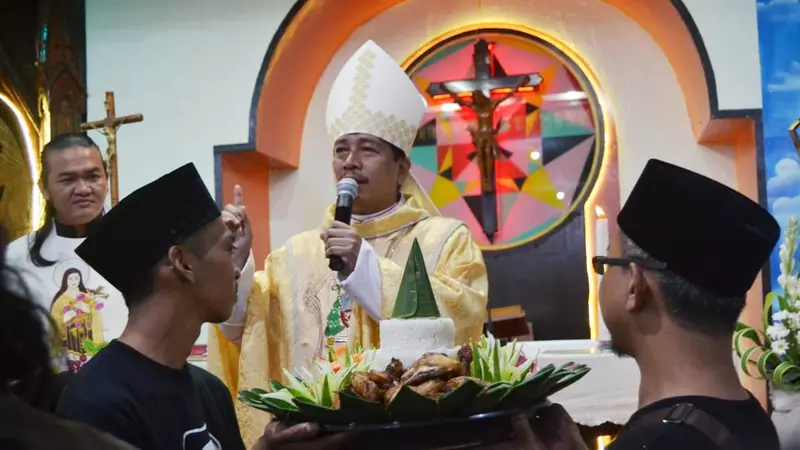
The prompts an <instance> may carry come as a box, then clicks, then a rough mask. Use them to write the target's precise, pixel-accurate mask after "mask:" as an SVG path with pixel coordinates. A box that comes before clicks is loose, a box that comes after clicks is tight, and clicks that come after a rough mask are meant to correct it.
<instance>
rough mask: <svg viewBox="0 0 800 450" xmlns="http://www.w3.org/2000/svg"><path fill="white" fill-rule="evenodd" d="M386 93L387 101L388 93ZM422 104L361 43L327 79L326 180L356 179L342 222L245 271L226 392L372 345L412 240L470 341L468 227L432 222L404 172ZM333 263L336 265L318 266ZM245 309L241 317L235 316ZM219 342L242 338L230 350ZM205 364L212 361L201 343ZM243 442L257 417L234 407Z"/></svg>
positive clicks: (474, 333)
mask: <svg viewBox="0 0 800 450" xmlns="http://www.w3.org/2000/svg"><path fill="white" fill-rule="evenodd" d="M387 93H391V94H387ZM426 109H427V106H426V104H425V101H424V100H423V98H422V96H421V95H420V93H419V92H418V91H417V88H416V86H415V85H414V84H413V83H412V82H411V80H409V78H408V76H407V75H406V74H405V72H404V71H403V70H402V69H401V68H400V67H399V66H398V65H397V63H396V62H395V61H394V60H393V59H392V58H391V57H390V56H389V55H388V54H386V52H384V51H383V50H382V49H381V48H380V47H378V46H377V45H376V44H375V43H374V42H371V41H370V42H367V43H366V44H364V45H363V46H362V47H361V48H360V49H359V50H358V51H356V53H355V54H354V55H353V56H352V57H351V58H350V59H349V60H348V61H347V63H345V65H344V67H343V68H342V70H341V72H340V74H339V76H338V77H337V79H336V81H335V82H334V84H333V87H332V89H331V94H330V97H329V99H328V107H327V114H326V122H327V132H328V135H329V137H330V142H331V152H332V157H333V172H334V175H335V179H336V180H337V181H338V180H341V179H342V178H352V179H353V180H355V181H356V183H357V184H358V195H357V197H356V199H355V203H354V205H353V220H352V223H351V224H345V223H340V222H336V221H334V210H335V208H334V207H333V206H332V207H331V208H329V210H328V211H327V212H326V213H325V214H324V215H323V221H322V224H321V226H320V227H319V228H318V229H315V230H310V231H307V232H304V233H300V234H297V235H295V236H293V237H291V238H290V239H289V241H288V242H287V243H286V244H285V245H284V246H283V247H281V248H279V249H277V250H275V251H274V252H272V253H271V254H270V255H269V257H268V258H267V261H266V263H265V269H264V271H262V272H258V273H256V275H255V283H254V287H253V291H252V293H251V296H250V298H249V299H248V300H247V303H246V307H238V306H237V310H238V311H241V314H240V315H239V316H238V317H237V315H236V314H234V316H232V317H231V318H230V319H229V320H228V322H227V324H225V325H223V326H222V327H221V329H220V331H221V332H222V334H223V335H224V337H223V338H222V340H223V342H222V343H221V344H222V346H223V347H222V349H223V351H222V352H220V353H221V357H222V367H221V368H220V369H219V370H220V373H221V374H223V376H224V377H225V379H226V382H227V384H228V386H229V387H230V388H231V389H232V391H234V392H235V391H236V390H237V389H249V388H265V387H267V386H268V385H267V380H268V379H282V373H281V369H282V368H287V369H291V368H293V367H298V366H308V365H309V364H310V363H311V362H312V361H313V360H314V359H315V358H323V357H327V355H328V352H329V351H330V350H339V349H344V348H345V347H347V348H349V349H350V350H357V349H359V348H365V349H366V348H370V347H372V348H374V347H377V346H378V340H379V327H378V324H379V322H380V320H382V319H384V318H389V317H390V316H391V312H392V309H393V307H394V302H395V298H396V296H397V293H398V291H399V287H400V281H401V279H402V274H403V269H404V267H405V263H406V260H407V258H408V254H409V252H410V249H411V245H412V243H413V242H414V240H415V239H418V240H419V243H420V246H421V249H422V252H423V255H424V256H425V264H426V268H427V269H428V271H429V275H430V278H431V284H432V287H433V291H434V293H435V296H436V300H437V303H438V306H439V311H441V313H442V315H443V316H447V317H451V318H452V319H453V321H454V322H455V326H456V343H457V344H461V343H465V342H467V341H468V340H469V339H470V338H473V339H477V338H478V337H479V336H480V334H481V332H482V329H483V323H484V319H485V311H486V299H487V297H486V295H487V290H488V286H487V279H486V267H485V265H484V263H483V257H482V255H481V251H480V249H479V248H478V246H477V245H476V244H475V242H474V241H473V239H472V236H471V234H470V231H469V229H467V227H466V226H465V225H464V224H463V223H461V222H459V221H456V220H453V219H448V218H444V217H441V215H440V214H439V212H438V210H437V209H436V207H435V206H434V205H433V203H432V202H431V200H430V198H428V196H427V195H426V193H425V192H424V191H423V190H422V189H421V188H420V186H419V185H418V184H417V182H416V180H414V178H413V177H412V175H411V173H410V161H409V159H408V155H409V152H410V151H411V147H412V146H413V143H414V139H415V137H416V133H417V129H418V126H419V124H420V122H421V121H422V118H423V115H424V114H425V111H426ZM334 256H337V257H340V258H341V259H342V261H343V263H344V266H343V268H342V269H341V270H338V271H333V270H331V269H330V268H329V267H328V261H329V258H330V257H334ZM245 311H246V313H245ZM224 341H241V354H239V351H238V350H239V348H236V347H234V346H233V345H230V344H227V343H226V342H224ZM209 353H210V355H209V364H210V366H211V367H213V366H214V364H215V363H216V361H215V356H216V354H215V352H213V347H211V345H210V350H209ZM237 407H240V408H241V409H240V410H239V411H238V412H239V418H240V422H241V424H242V428H243V430H242V431H243V433H244V436H245V441H246V442H252V441H253V440H254V439H255V438H257V437H258V436H259V435H260V433H261V432H262V430H263V429H264V425H265V424H266V423H267V421H268V415H267V414H266V413H263V412H260V411H256V410H254V409H252V408H248V407H246V406H244V405H237Z"/></svg>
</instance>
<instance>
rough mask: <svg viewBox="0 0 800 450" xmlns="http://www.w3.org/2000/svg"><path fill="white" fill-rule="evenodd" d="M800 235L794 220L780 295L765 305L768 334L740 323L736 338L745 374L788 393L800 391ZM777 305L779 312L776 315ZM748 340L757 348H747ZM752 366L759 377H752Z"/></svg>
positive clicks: (782, 249)
mask: <svg viewBox="0 0 800 450" xmlns="http://www.w3.org/2000/svg"><path fill="white" fill-rule="evenodd" d="M798 234H800V232H799V231H798V219H797V217H792V218H791V219H789V225H788V227H787V229H786V235H785V238H784V241H783V243H782V244H781V246H780V250H779V256H780V262H781V263H780V275H779V276H778V285H779V286H780V291H773V292H770V293H769V294H768V295H767V297H766V299H765V301H764V313H763V316H762V319H763V326H764V329H765V330H766V332H763V331H761V330H758V329H755V328H752V327H747V326H745V325H743V324H741V323H740V324H739V325H738V326H737V331H736V334H735V335H734V338H733V345H734V350H735V351H736V355H737V356H738V357H739V363H740V365H741V368H742V371H743V372H744V373H745V374H747V375H748V376H751V377H753V378H758V379H763V380H769V381H771V382H772V383H774V385H775V387H776V388H778V389H782V390H787V391H800V273H798V261H797V258H796V256H795V254H796V252H797V243H798V242H797V241H798ZM776 302H777V305H778V308H779V309H778V311H777V312H773V305H775V304H776ZM770 319H771V320H770ZM745 339H746V340H749V341H751V342H752V343H754V344H755V345H753V346H750V347H747V344H746V343H745V342H743V341H744V340H745ZM752 366H755V367H756V369H757V371H758V373H757V374H753V373H752V370H751V369H752Z"/></svg>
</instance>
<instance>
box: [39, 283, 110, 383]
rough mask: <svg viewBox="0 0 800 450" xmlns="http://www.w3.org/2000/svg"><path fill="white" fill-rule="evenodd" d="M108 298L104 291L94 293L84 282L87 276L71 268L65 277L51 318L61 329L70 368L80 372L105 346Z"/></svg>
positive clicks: (52, 308)
mask: <svg viewBox="0 0 800 450" xmlns="http://www.w3.org/2000/svg"><path fill="white" fill-rule="evenodd" d="M104 297H107V295H104V294H103V291H102V288H100V289H97V290H94V291H90V290H89V289H87V288H86V286H85V285H84V281H83V274H82V273H81V271H80V270H78V269H77V268H75V267H70V268H68V269H67V270H65V271H64V273H63V275H62V276H61V286H60V287H59V289H58V292H57V293H56V295H55V296H54V297H53V302H52V304H51V306H50V314H51V315H52V316H53V319H54V320H55V321H56V324H57V325H58V332H59V337H60V340H61V344H62V346H63V352H64V353H65V354H66V358H67V366H68V368H69V370H70V371H71V372H77V371H78V370H80V368H81V366H82V365H83V364H84V363H86V361H88V360H89V359H90V358H91V356H92V355H93V354H94V353H95V352H96V350H95V347H96V346H100V345H102V344H104V342H105V341H104V340H103V322H102V320H103V319H102V314H101V312H100V311H101V310H102V309H103V302H102V301H99V299H102V298H104Z"/></svg>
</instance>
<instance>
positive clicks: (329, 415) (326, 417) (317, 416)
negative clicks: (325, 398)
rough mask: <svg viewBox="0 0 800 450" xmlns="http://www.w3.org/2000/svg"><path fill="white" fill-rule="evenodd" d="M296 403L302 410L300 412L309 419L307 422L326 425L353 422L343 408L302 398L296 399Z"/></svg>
mask: <svg viewBox="0 0 800 450" xmlns="http://www.w3.org/2000/svg"><path fill="white" fill-rule="evenodd" d="M294 404H295V405H297V409H298V410H300V411H299V412H300V413H302V415H303V416H306V417H307V418H308V419H309V420H307V422H313V423H319V424H326V425H347V424H348V423H350V422H351V420H350V419H349V418H348V417H347V415H346V414H342V410H340V409H333V408H328V407H325V406H321V405H317V404H316V403H313V402H310V401H308V400H304V399H300V398H296V399H294Z"/></svg>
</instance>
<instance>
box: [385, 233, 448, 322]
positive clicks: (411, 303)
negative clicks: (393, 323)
mask: <svg viewBox="0 0 800 450" xmlns="http://www.w3.org/2000/svg"><path fill="white" fill-rule="evenodd" d="M423 317H441V314H440V313H439V308H438V307H437V306H436V297H434V295H433V288H432V287H431V280H430V278H429V277H428V270H427V269H426V268H425V259H424V257H423V256H422V249H421V248H420V246H419V242H418V241H417V240H416V239H414V243H413V244H412V245H411V253H410V254H409V255H408V261H406V268H405V271H403V279H402V281H401V282H400V291H399V292H398V293H397V300H396V301H395V304H394V311H393V312H392V318H394V319H415V318H423Z"/></svg>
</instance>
